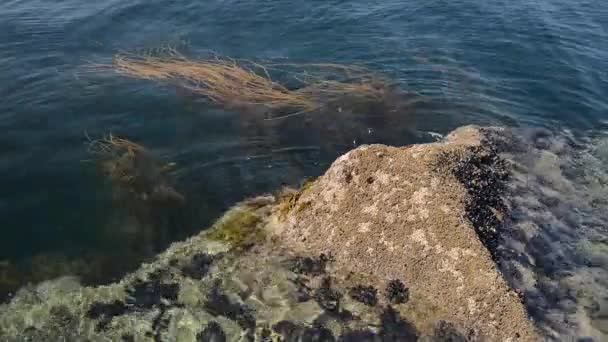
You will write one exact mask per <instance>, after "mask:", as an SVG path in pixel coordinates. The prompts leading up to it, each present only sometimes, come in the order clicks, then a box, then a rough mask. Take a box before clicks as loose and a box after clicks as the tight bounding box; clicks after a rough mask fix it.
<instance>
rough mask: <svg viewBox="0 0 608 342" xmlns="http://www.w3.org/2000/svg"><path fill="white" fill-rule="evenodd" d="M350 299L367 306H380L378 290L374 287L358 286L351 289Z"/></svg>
mask: <svg viewBox="0 0 608 342" xmlns="http://www.w3.org/2000/svg"><path fill="white" fill-rule="evenodd" d="M348 294H349V295H350V297H351V298H352V299H354V300H356V301H358V302H361V303H363V304H365V305H369V306H374V305H376V304H378V290H376V289H375V288H374V287H373V286H363V285H357V286H355V287H353V288H351V289H350V291H349V293H348Z"/></svg>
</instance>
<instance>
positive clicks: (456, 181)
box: [0, 127, 541, 341]
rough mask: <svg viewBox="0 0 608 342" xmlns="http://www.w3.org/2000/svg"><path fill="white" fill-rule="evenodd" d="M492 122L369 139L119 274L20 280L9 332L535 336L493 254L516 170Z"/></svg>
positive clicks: (85, 336)
mask: <svg viewBox="0 0 608 342" xmlns="http://www.w3.org/2000/svg"><path fill="white" fill-rule="evenodd" d="M497 132H499V131H498V130H495V129H480V128H476V127H463V128H460V129H458V130H456V131H454V132H453V133H452V134H450V135H449V136H448V137H447V138H446V139H445V140H444V141H442V142H438V143H433V144H424V145H413V146H407V147H401V148H397V147H388V146H383V145H370V146H362V147H359V148H357V149H355V150H353V151H351V152H349V153H347V154H346V155H344V156H342V157H340V158H339V159H337V160H336V161H335V162H334V164H333V165H332V166H331V167H330V169H329V170H328V171H327V172H326V173H325V175H323V176H321V177H320V178H319V179H317V180H315V181H313V182H309V183H306V184H305V185H304V186H303V187H302V188H301V189H298V190H291V191H287V190H286V191H283V192H281V193H280V194H276V195H268V196H262V197H258V198H255V199H251V200H248V201H245V202H243V203H241V204H239V205H237V206H235V207H234V208H232V209H231V210H229V211H228V212H227V213H226V214H225V215H224V216H223V217H222V218H221V219H220V220H218V221H217V222H216V223H215V224H214V226H213V227H211V228H210V229H208V230H205V231H203V232H201V233H200V234H199V235H197V236H194V237H192V238H190V239H188V240H187V241H184V242H178V243H175V244H173V245H172V246H171V247H170V248H169V249H168V250H167V251H165V252H164V253H162V254H160V255H158V256H157V257H156V258H155V260H154V261H153V262H151V263H147V264H144V265H142V266H141V267H140V268H139V269H138V270H137V271H135V272H133V273H131V274H129V275H127V276H125V277H124V278H123V279H122V280H121V281H119V282H117V283H114V284H110V285H106V286H99V287H83V286H81V285H80V284H79V283H78V280H77V279H75V278H72V277H64V278H60V279H56V280H52V281H47V282H44V283H41V284H38V285H32V286H28V287H25V288H23V289H21V290H20V291H19V292H18V293H17V294H16V295H15V296H14V297H13V299H12V300H11V302H10V303H7V304H4V305H0V340H3V341H4V340H6V341H23V340H29V341H47V340H48V341H106V340H111V341H120V340H123V341H416V340H421V341H485V340H488V341H537V340H539V339H541V337H540V336H541V335H540V333H539V332H538V330H537V329H536V328H535V326H534V324H533V322H532V321H531V320H530V319H529V318H528V315H527V313H526V310H525V308H524V306H523V304H522V301H521V299H520V296H519V295H518V294H517V293H516V292H514V291H513V290H511V289H510V288H509V286H508V285H507V283H506V282H505V280H504V279H503V277H502V275H501V273H500V271H499V269H498V267H497V266H496V263H495V261H496V259H497V257H498V254H497V253H499V248H498V244H499V236H500V230H501V229H502V227H503V216H504V215H506V213H507V206H506V205H505V204H504V203H503V192H504V190H505V187H506V183H507V181H508V177H509V169H508V168H509V167H508V165H507V163H506V162H505V161H504V160H503V159H502V158H501V157H500V155H499V150H500V148H501V143H502V141H501V140H500V139H499V138H497V136H499V135H498V134H497Z"/></svg>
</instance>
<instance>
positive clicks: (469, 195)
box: [275, 127, 538, 341]
mask: <svg viewBox="0 0 608 342" xmlns="http://www.w3.org/2000/svg"><path fill="white" fill-rule="evenodd" d="M483 138H484V134H483V132H482V131H480V130H479V129H476V128H474V127H465V128H461V129H459V130H457V131H455V132H453V133H452V134H451V135H450V136H449V137H448V138H447V139H446V140H445V141H444V142H441V143H435V144H426V145H414V146H407V147H401V148H398V147H389V146H383V145H370V146H362V147H359V148H357V149H355V150H353V151H351V152H349V153H347V154H345V155H343V156H342V157H340V158H338V159H337V160H336V161H335V162H334V163H333V165H332V166H331V167H330V168H329V170H328V171H327V172H326V173H325V175H324V176H322V177H320V178H319V179H318V180H316V181H315V182H314V183H313V184H312V185H309V186H308V187H307V188H306V189H305V190H304V191H303V192H302V193H301V194H300V196H299V198H298V202H297V203H296V204H295V205H294V206H293V209H292V210H290V212H289V213H288V214H287V215H284V220H282V221H281V220H279V222H278V223H277V224H276V225H275V234H277V236H279V238H280V240H281V241H282V242H283V243H285V244H286V245H288V246H290V247H291V248H293V249H295V250H299V251H301V252H303V253H308V254H314V255H317V254H319V253H327V254H331V255H332V256H333V258H334V260H335V262H334V263H335V267H336V268H337V270H338V272H339V273H340V272H341V273H342V274H344V278H346V277H347V275H348V273H352V272H356V273H360V274H363V275H365V276H368V277H369V279H372V280H373V283H372V284H371V285H373V286H374V287H376V288H385V287H386V285H387V283H388V282H389V281H390V280H392V279H402V280H404V281H405V282H406V283H407V284H408V287H409V295H410V300H409V302H408V303H407V304H404V305H403V308H402V311H403V312H405V313H406V314H408V318H410V319H411V320H412V321H413V323H414V324H415V325H416V326H417V327H418V328H419V329H421V330H422V331H430V329H432V327H433V326H434V325H435V323H436V322H437V321H440V320H446V321H453V322H456V323H458V324H460V325H462V326H465V327H468V328H471V329H475V330H476V331H479V333H480V334H481V335H482V336H485V338H488V339H489V340H493V341H498V340H507V339H514V340H526V341H532V340H537V339H538V335H537V332H536V330H535V328H534V327H533V324H532V323H531V322H530V321H529V320H528V317H527V314H526V312H525V310H524V307H523V306H522V304H521V302H520V299H519V297H518V296H517V294H515V293H514V292H513V291H511V290H510V289H509V287H508V286H507V284H506V283H505V281H504V280H503V278H502V276H501V274H500V273H499V271H498V270H497V268H496V266H495V264H494V262H493V260H492V253H493V251H492V250H490V251H489V250H488V249H487V248H486V246H487V247H488V248H492V247H495V246H496V239H497V237H496V234H495V233H494V230H496V229H498V227H497V225H498V224H499V223H500V217H501V215H500V210H501V209H502V208H500V206H499V203H500V199H499V198H498V195H499V193H497V192H496V191H494V190H495V189H487V187H489V186H493V187H500V186H501V181H502V180H504V179H505V177H506V170H504V163H501V160H500V159H499V158H498V157H497V156H495V153H494V152H493V151H492V150H491V149H490V148H489V147H486V146H484V144H483ZM496 175H498V177H496Z"/></svg>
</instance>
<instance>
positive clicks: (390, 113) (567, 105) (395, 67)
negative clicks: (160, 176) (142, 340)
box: [0, 0, 608, 289]
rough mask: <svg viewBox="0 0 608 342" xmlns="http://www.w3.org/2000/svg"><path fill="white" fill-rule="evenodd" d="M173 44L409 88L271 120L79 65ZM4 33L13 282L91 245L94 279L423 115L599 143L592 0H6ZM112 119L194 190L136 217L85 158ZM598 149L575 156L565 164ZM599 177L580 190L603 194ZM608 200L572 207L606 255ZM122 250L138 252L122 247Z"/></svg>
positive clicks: (603, 115) (55, 268)
mask: <svg viewBox="0 0 608 342" xmlns="http://www.w3.org/2000/svg"><path fill="white" fill-rule="evenodd" d="M165 45H171V46H176V47H178V48H179V49H180V51H182V52H184V53H186V54H187V55H189V56H197V55H202V54H206V53H209V51H213V52H215V53H218V54H220V55H227V56H232V57H236V58H247V59H253V60H260V61H272V62H277V61H280V62H282V61H289V62H304V63H320V62H337V63H344V64H359V65H364V66H366V67H368V68H370V69H372V70H374V71H377V72H379V73H382V74H384V75H386V76H387V77H389V78H391V79H393V80H395V81H396V83H397V84H398V86H399V87H400V88H401V89H403V90H405V91H407V92H409V94H410V95H409V96H410V97H408V100H410V99H412V98H413V99H415V101H413V102H412V101H406V100H405V99H404V101H403V102H401V101H398V100H397V101H395V102H391V103H388V104H386V105H384V106H380V107H372V108H368V109H365V110H361V111H358V112H357V113H355V114H354V115H349V116H347V115H340V114H338V113H332V114H331V115H328V116H299V117H296V118H292V119H286V120H281V121H279V122H274V121H273V122H268V121H262V120H260V119H258V118H256V117H250V116H247V115H244V114H243V113H239V112H225V111H222V110H220V109H218V108H214V107H213V106H209V105H208V104H206V103H204V102H202V101H199V99H197V98H196V97H193V96H192V95H190V94H185V93H184V92H181V91H179V90H177V89H175V88H172V87H166V86H162V85H159V84H155V83H149V82H145V81H134V80H128V79H125V78H123V77H120V76H118V75H114V74H111V73H105V74H100V73H91V72H89V70H88V69H87V66H88V65H90V64H91V63H105V62H108V61H110V60H111V57H112V56H113V55H114V54H115V53H117V52H119V51H122V50H127V51H132V50H134V49H154V48H158V47H160V46H165ZM0 47H2V48H1V49H0V129H2V132H3V134H2V135H1V136H0V217H1V218H2V222H3V236H2V239H1V240H0V262H2V260H6V261H8V262H9V263H10V264H11V265H17V266H16V268H18V269H19V270H21V271H23V270H24V269H28V271H27V273H28V275H26V276H24V275H19V276H18V277H17V276H9V277H7V278H10V279H13V278H17V279H18V281H17V283H19V282H25V281H27V280H31V279H34V280H38V279H40V278H45V277H47V276H51V275H56V274H58V273H62V272H72V271H74V270H81V271H82V269H83V268H89V267H86V266H82V264H85V265H86V263H90V262H96V265H99V267H97V268H96V269H99V270H100V271H99V272H95V274H88V277H89V278H90V281H92V282H98V281H107V279H108V278H110V277H115V276H117V275H119V274H121V273H122V272H123V271H124V270H126V269H131V268H132V267H134V266H135V264H137V262H138V260H140V259H141V258H144V257H146V256H149V255H152V254H153V253H154V252H156V251H158V250H161V249H162V248H163V247H164V246H166V245H167V244H168V243H170V242H171V241H175V240H178V239H182V238H184V237H186V236H189V235H191V234H193V233H194V232H196V231H198V230H199V229H201V228H202V227H205V226H207V225H208V224H209V223H210V222H211V221H212V220H213V219H214V218H216V217H218V216H219V215H220V214H221V213H222V212H223V211H224V210H225V209H226V208H228V207H229V206H231V205H232V204H233V203H235V202H236V201H239V200H241V199H243V198H244V197H247V196H250V195H254V194H259V193H262V192H267V191H272V190H276V189H277V188H278V187H280V186H281V185H282V184H297V183H298V182H300V181H302V179H304V178H305V177H313V176H317V175H319V174H320V173H322V172H323V171H324V170H325V169H326V168H327V166H328V165H329V163H331V161H333V160H334V159H335V157H336V156H337V155H339V154H340V153H343V152H345V151H347V150H348V149H351V148H352V147H354V146H357V145H359V144H363V143H372V142H380V143H387V144H395V145H403V144H409V143H414V142H425V141H432V140H434V139H435V138H434V136H433V135H432V134H429V132H436V133H440V134H444V133H446V132H448V131H450V130H451V129H453V128H455V127H457V126H460V125H463V124H470V123H476V124H482V125H508V126H525V127H529V126H534V127H544V128H546V129H548V130H549V131H550V132H562V131H563V130H568V131H569V132H570V133H569V134H571V135H574V136H576V139H578V140H580V141H584V142H585V143H584V144H582V145H584V146H581V149H580V151H589V153H590V154H589V155H594V156H595V154H594V153H599V154H600V155H602V153H603V156H604V157H601V158H605V147H602V146H605V142H602V141H603V140H601V139H599V138H597V137H596V136H597V135H599V134H600V132H602V131H603V130H605V129H606V121H603V120H606V119H608V101H607V100H606V99H607V98H608V97H607V95H608V4H606V3H605V2H602V1H598V0H586V1H582V2H581V1H579V2H576V3H573V2H571V1H565V0H542V1H534V2H531V1H516V2H513V1H502V0H501V1H491V2H483V1H479V0H476V1H471V0H458V1H449V2H448V1H430V2H428V1H427V2H408V3H404V2H400V1H393V0H389V1H375V2H369V1H367V2H364V1H360V0H349V1H308V2H304V3H303V2H295V1H289V0H280V1H272V2H267V1H253V0H247V1H217V0H211V1H191V0H175V1H160V0H153V1H141V0H128V1H114V0H112V1H105V2H90V1H83V0H64V1H50V0H16V1H14V0H8V1H3V2H2V3H1V4H0ZM108 132H112V133H114V134H116V135H120V136H124V137H127V138H129V139H131V140H133V141H136V142H138V143H140V144H143V145H145V146H147V147H148V148H149V149H150V150H151V152H152V153H153V154H154V155H156V156H157V157H158V158H159V159H160V160H162V161H164V162H175V163H176V167H174V168H173V169H172V171H171V172H170V173H169V174H168V176H167V182H169V183H171V184H172V185H173V186H174V188H175V189H176V190H177V191H178V192H180V193H181V194H182V195H183V196H184V197H185V198H186V203H187V204H186V205H185V206H184V207H180V208H178V209H175V208H164V207H163V208H160V209H158V210H157V211H155V214H154V215H155V216H154V217H153V218H150V217H147V218H143V219H142V218H141V215H140V216H138V214H137V213H135V214H134V211H132V210H130V209H128V208H126V206H125V204H124V202H121V201H120V200H116V198H114V194H113V193H112V191H111V189H110V187H109V184H108V182H107V181H105V180H104V179H103V177H102V176H101V175H100V174H99V172H98V170H97V168H96V165H95V164H94V163H90V162H86V160H88V159H90V158H91V156H90V155H88V154H87V146H86V142H87V138H86V136H90V137H93V138H98V137H100V136H101V135H103V134H106V133H108ZM555 134H557V135H558V136H559V133H555ZM555 139H557V138H555ZM598 139H599V140H598ZM591 151H593V153H591ZM598 151H599V152H598ZM602 151H604V152H602ZM573 153H574V152H573ZM576 153H584V152H576ZM594 158H595V157H594ZM597 158H600V157H597ZM597 158H595V159H594V160H601V159H597ZM577 160H578V159H577ZM589 160H591V159H589ZM604 160H605V159H604ZM605 165H606V164H605V162H604V164H601V163H596V162H594V163H593V164H591V166H589V164H585V163H583V162H581V164H576V165H571V166H569V167H568V168H569V170H570V171H569V173H568V174H564V176H565V177H567V178H568V179H572V177H577V176H579V173H580V172H583V171H584V172H589V170H590V169H598V170H599V169H601V168H602V167H605ZM556 167H557V166H555V165H553V166H551V165H549V166H543V167H540V168H538V172H540V173H545V174H551V173H552V172H553V171H554V170H555V168H556ZM577 169H578V170H581V169H583V171H580V172H577V171H576V170H577ZM547 177H549V176H547ZM594 177H596V178H597V179H600V180H599V181H600V182H603V180H605V178H602V177H604V176H598V175H595V176H594ZM602 179H603V180H602ZM597 189H598V187H597V186H595V187H585V188H583V190H581V191H582V192H583V194H584V195H585V196H594V197H595V198H597V200H596V201H595V202H593V203H594V204H593V205H595V206H599V208H604V207H605V206H606V203H605V201H604V200H603V199H602V198H605V196H604V195H605V192H603V190H601V189H603V188H599V189H600V190H597ZM581 196H582V195H581ZM603 196H604V197H603ZM601 212H602V211H601V209H599V210H598V211H596V212H594V211H589V212H587V211H586V212H581V211H574V212H573V213H572V214H571V215H573V216H575V217H576V218H577V220H578V219H580V220H583V219H584V220H590V221H593V222H595V223H594V224H591V225H589V226H588V227H589V228H588V230H590V231H591V232H592V233H593V234H594V235H598V236H600V237H601V238H602V239H603V240H602V239H600V240H602V241H604V242H602V243H603V245H602V246H604V247H601V248H595V247H593V248H594V249H593V250H594V252H593V253H599V254H598V255H599V256H598V258H600V259H602V260H604V259H605V258H606V255H607V254H608V253H606V249H605V243H606V242H605V238H606V231H605V226H606V225H605V223H606V220H604V219H602V217H600V216H597V215H598V214H597V213H601ZM150 221H154V222H161V223H158V226H156V225H154V227H150V225H148V224H147V222H150ZM576 227H578V226H577V224H570V225H567V226H566V228H564V229H565V230H566V232H568V230H573V229H575V228H576ZM544 229H547V230H551V229H552V228H551V227H547V228H544ZM559 234H565V232H564V231H563V230H560V233H559ZM570 234H571V235H574V237H573V238H574V239H575V240H576V241H579V240H577V239H578V238H577V237H576V234H574V233H572V232H571V231H570ZM141 236H144V237H145V239H144V240H142V239H140V238H141ZM564 238H565V237H564ZM555 239H556V240H560V239H561V235H559V236H558V237H556V238H555ZM569 239H570V237H568V241H569ZM580 241H582V240H580ZM577 246H578V245H577ZM580 246H581V247H580V248H583V249H585V248H587V247H585V246H587V245H585V244H584V243H581V244H580ZM552 248H558V247H557V245H555V246H553V247H552ZM124 256H129V260H132V262H133V264H126V263H124V262H122V263H118V264H119V265H118V264H117V263H116V262H115V260H116V258H120V260H126V258H124ZM565 257H566V258H575V256H573V254H572V253H570V254H568V253H566V254H565ZM49 260H51V261H53V262H50V261H49ZM66 260H69V262H66ZM74 260H75V261H74ZM83 260H84V261H83ZM66 264H71V266H66ZM72 264H76V265H72ZM575 264H576V263H575ZM79 265H80V266H79ZM21 273H23V272H21ZM607 287H608V286H606V284H605V283H604V285H603V287H601V288H602V289H606V288H607Z"/></svg>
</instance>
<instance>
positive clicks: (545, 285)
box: [498, 129, 608, 341]
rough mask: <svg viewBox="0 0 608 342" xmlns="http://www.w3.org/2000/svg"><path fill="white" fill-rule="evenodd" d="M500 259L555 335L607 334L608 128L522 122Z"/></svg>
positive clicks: (513, 147)
mask: <svg viewBox="0 0 608 342" xmlns="http://www.w3.org/2000/svg"><path fill="white" fill-rule="evenodd" d="M519 133H521V135H513V136H511V137H510V138H509V140H510V141H511V140H512V141H514V142H515V143H513V142H511V143H510V145H508V146H507V145H505V146H504V152H505V153H506V156H507V159H508V160H509V161H510V162H511V163H512V164H513V169H514V171H513V174H512V181H511V182H510V184H511V187H510V189H509V190H508V196H507V203H508V206H509V207H510V212H511V215H510V217H509V219H508V222H507V223H506V229H504V230H503V231H502V235H503V236H502V243H501V247H500V250H499V255H500V257H499V258H498V262H499V266H500V267H501V269H502V271H503V273H504V274H505V276H506V278H507V280H509V281H510V283H511V286H512V287H514V288H515V289H517V290H519V291H520V292H521V294H522V295H523V300H524V304H525V305H526V307H527V309H528V312H529V313H530V315H531V316H532V317H533V318H534V319H535V320H536V321H537V322H538V325H539V326H540V328H541V329H542V330H543V331H544V333H545V334H546V335H547V336H549V337H550V338H553V339H555V340H571V339H572V340H574V339H576V338H578V337H591V338H594V339H595V340H597V341H600V340H604V339H606V337H608V295H607V292H606V288H608V258H607V256H608V240H606V236H607V235H608V230H607V227H608V211H606V209H607V204H608V203H607V202H606V198H607V197H606V196H608V173H606V170H607V167H608V136H607V135H605V134H604V135H600V136H596V137H592V138H578V137H576V136H575V135H574V134H573V133H572V132H570V131H562V132H559V133H554V132H550V131H547V130H540V129H535V130H532V129H529V130H520V132H519Z"/></svg>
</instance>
